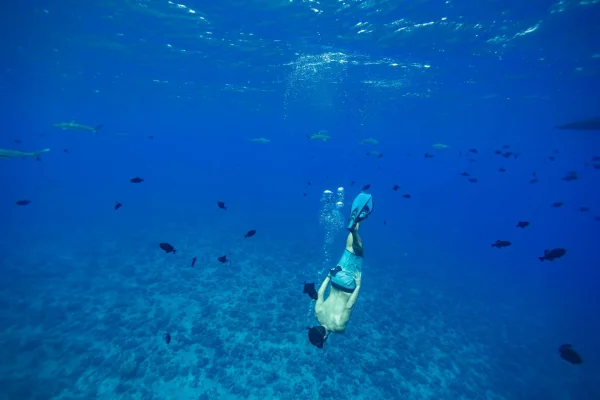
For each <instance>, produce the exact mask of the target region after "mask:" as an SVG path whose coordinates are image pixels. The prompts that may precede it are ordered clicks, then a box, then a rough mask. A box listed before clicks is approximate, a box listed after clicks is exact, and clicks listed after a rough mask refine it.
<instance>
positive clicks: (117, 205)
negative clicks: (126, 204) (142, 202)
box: [115, 201, 123, 210]
mask: <svg viewBox="0 0 600 400" xmlns="http://www.w3.org/2000/svg"><path fill="white" fill-rule="evenodd" d="M122 205H123V204H121V203H119V202H118V201H117V204H115V210H118V209H119V208H121V206H122Z"/></svg>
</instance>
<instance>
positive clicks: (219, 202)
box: [217, 201, 227, 210]
mask: <svg viewBox="0 0 600 400" xmlns="http://www.w3.org/2000/svg"><path fill="white" fill-rule="evenodd" d="M217 206H219V208H220V209H223V210H227V206H226V205H225V203H223V202H222V201H217Z"/></svg>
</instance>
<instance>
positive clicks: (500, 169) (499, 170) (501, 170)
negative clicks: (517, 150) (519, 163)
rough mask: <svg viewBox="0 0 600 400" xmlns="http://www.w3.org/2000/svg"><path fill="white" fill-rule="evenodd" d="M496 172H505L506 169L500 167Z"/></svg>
mask: <svg viewBox="0 0 600 400" xmlns="http://www.w3.org/2000/svg"><path fill="white" fill-rule="evenodd" d="M498 172H506V168H502V167H500V168H498Z"/></svg>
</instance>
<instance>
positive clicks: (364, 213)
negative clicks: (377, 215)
mask: <svg viewBox="0 0 600 400" xmlns="http://www.w3.org/2000/svg"><path fill="white" fill-rule="evenodd" d="M372 211H373V196H371V195H370V194H367V193H360V194H359V195H358V196H356V198H355V199H354V201H353V202H352V212H351V213H350V218H348V230H350V231H351V230H353V229H354V227H355V226H356V223H357V222H360V221H362V220H363V219H365V218H367V217H368V216H369V214H371V212H372Z"/></svg>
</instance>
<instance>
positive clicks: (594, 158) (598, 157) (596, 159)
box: [592, 156, 600, 161]
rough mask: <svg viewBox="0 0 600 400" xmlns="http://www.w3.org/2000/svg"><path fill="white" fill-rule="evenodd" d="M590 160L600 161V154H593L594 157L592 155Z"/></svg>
mask: <svg viewBox="0 0 600 400" xmlns="http://www.w3.org/2000/svg"><path fill="white" fill-rule="evenodd" d="M592 161H600V156H594V157H592Z"/></svg>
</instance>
